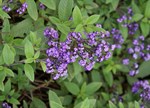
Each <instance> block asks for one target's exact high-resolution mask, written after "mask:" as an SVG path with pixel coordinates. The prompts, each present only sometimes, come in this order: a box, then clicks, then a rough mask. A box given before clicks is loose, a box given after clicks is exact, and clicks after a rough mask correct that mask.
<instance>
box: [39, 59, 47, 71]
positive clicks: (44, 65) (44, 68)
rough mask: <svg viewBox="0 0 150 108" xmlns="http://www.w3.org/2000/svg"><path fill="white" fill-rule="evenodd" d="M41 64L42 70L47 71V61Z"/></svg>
mask: <svg viewBox="0 0 150 108" xmlns="http://www.w3.org/2000/svg"><path fill="white" fill-rule="evenodd" d="M40 64H41V67H42V70H43V71H44V72H45V71H46V64H45V62H43V61H41V62H40Z"/></svg>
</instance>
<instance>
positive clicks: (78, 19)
mask: <svg viewBox="0 0 150 108" xmlns="http://www.w3.org/2000/svg"><path fill="white" fill-rule="evenodd" d="M73 22H74V24H75V26H76V25H78V24H81V23H82V14H81V11H80V9H79V8H78V7H77V6H76V7H75V8H74V10H73Z"/></svg>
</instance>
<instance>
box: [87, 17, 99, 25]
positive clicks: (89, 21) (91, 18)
mask: <svg viewBox="0 0 150 108" xmlns="http://www.w3.org/2000/svg"><path fill="white" fill-rule="evenodd" d="M99 17H100V15H92V16H90V17H88V18H87V19H86V21H85V24H94V23H96V22H97V21H98V19H99Z"/></svg>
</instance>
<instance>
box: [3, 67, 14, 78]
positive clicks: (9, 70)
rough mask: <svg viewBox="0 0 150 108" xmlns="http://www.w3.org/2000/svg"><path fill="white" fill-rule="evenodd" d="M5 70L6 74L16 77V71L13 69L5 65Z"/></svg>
mask: <svg viewBox="0 0 150 108" xmlns="http://www.w3.org/2000/svg"><path fill="white" fill-rule="evenodd" d="M4 71H5V73H6V75H9V76H12V77H14V72H13V71H12V70H11V69H9V68H7V67H5V68H4Z"/></svg>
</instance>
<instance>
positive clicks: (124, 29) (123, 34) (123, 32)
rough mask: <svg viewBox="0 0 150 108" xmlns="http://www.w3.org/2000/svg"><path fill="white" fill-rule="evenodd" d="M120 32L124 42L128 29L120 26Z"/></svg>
mask: <svg viewBox="0 0 150 108" xmlns="http://www.w3.org/2000/svg"><path fill="white" fill-rule="evenodd" d="M120 31H121V34H122V36H123V38H124V40H126V39H127V37H128V28H127V27H122V26H120Z"/></svg>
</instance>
